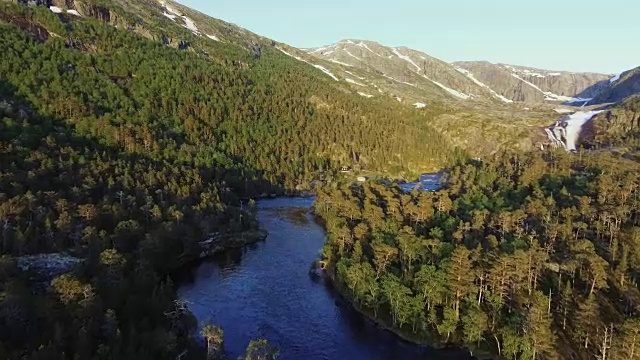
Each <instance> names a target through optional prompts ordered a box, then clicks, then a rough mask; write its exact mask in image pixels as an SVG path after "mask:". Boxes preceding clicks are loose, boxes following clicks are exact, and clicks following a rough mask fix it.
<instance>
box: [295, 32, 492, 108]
mask: <svg viewBox="0 0 640 360" xmlns="http://www.w3.org/2000/svg"><path fill="white" fill-rule="evenodd" d="M306 51H307V53H308V54H310V55H312V56H314V57H316V58H318V59H323V60H326V61H329V62H332V63H335V64H340V65H342V66H344V67H345V68H346V70H347V74H348V73H349V72H352V73H353V72H354V71H357V72H358V73H359V74H355V73H354V75H353V76H351V82H352V83H360V84H363V85H364V82H363V80H365V78H366V79H370V78H372V77H375V78H380V77H381V78H382V79H380V80H382V81H378V82H377V83H376V86H377V87H385V88H388V89H389V92H391V93H393V94H395V95H396V98H397V100H398V101H402V100H403V99H405V98H410V99H412V101H415V100H422V99H424V101H425V102H429V100H430V99H431V98H433V97H437V96H440V97H447V98H450V99H456V100H490V101H491V100H496V98H497V96H494V95H493V94H492V93H491V91H489V90H488V89H487V88H486V87H484V86H482V85H481V84H478V83H477V82H475V81H473V80H472V79H470V78H469V77H467V76H465V74H462V73H460V72H459V71H457V70H456V69H455V68H454V67H453V66H452V65H451V64H449V63H447V62H444V61H442V60H439V59H436V58H434V57H432V56H429V55H427V54H425V53H423V52H420V51H417V50H413V49H409V48H407V47H389V46H384V45H381V44H379V43H376V42H373V41H366V40H354V39H348V40H341V41H339V42H337V43H335V44H331V45H327V46H323V47H319V48H312V49H306ZM363 72H364V73H363Z"/></svg>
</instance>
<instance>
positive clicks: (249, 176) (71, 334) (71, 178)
mask: <svg viewBox="0 0 640 360" xmlns="http://www.w3.org/2000/svg"><path fill="white" fill-rule="evenodd" d="M158 16H159V17H160V18H161V19H162V18H163V17H162V16H161V15H160V14H159V15H158ZM164 21H167V19H165V20H164ZM158 31H159V32H161V30H158ZM185 31H186V30H185ZM160 35H161V34H160ZM174 35H175V34H174ZM211 42H212V41H211ZM206 49H207V50H206V51H195V50H194V47H188V48H186V49H181V48H176V47H171V46H167V45H166V44H163V43H162V42H157V41H153V40H152V39H149V38H146V37H143V36H141V35H140V34H137V33H134V32H130V31H126V30H125V29H118V28H115V27H113V26H111V25H109V24H106V23H103V22H101V21H99V20H96V19H92V18H88V17H87V18H80V17H69V16H62V15H57V14H54V13H53V12H51V11H50V10H49V9H48V8H47V7H39V6H25V5H20V4H14V3H10V2H5V1H2V2H0V53H2V61H0V255H1V261H0V264H1V265H0V267H1V269H2V271H0V358H2V359H26V358H28V359H175V358H176V357H178V356H182V358H185V357H184V356H186V358H193V359H201V358H203V357H204V356H207V355H208V357H209V358H212V357H219V356H221V353H222V340H221V337H222V332H223V330H222V329H219V328H217V327H215V325H211V326H209V327H205V328H204V329H203V333H202V336H203V337H204V338H205V339H206V344H207V348H208V354H204V353H203V350H201V348H200V347H199V346H198V340H197V334H196V324H195V320H194V319H193V317H192V316H191V315H190V314H189V313H188V312H185V311H183V309H182V307H181V305H180V304H179V303H176V302H175V300H176V294H175V285H174V282H173V280H172V277H173V274H174V272H175V271H176V270H177V269H180V268H181V267H182V266H184V265H185V264H187V263H188V262H189V261H191V260H193V259H194V258H195V257H197V256H198V253H199V252H200V251H201V249H200V247H199V243H200V242H201V241H203V240H204V239H206V238H207V237H208V236H210V235H211V234H225V235H227V236H228V237H230V238H233V237H238V236H242V237H244V236H251V234H253V233H255V231H256V230H257V226H258V225H257V222H256V220H255V208H253V206H252V205H251V204H253V202H251V201H249V202H248V204H249V205H247V203H245V202H243V201H242V200H247V199H252V198H256V197H258V196H262V195H265V194H284V193H287V194H295V193H296V192H298V191H301V190H305V189H306V190H308V189H311V187H312V185H313V184H314V182H316V183H317V182H330V181H333V179H334V178H335V176H336V174H337V173H338V171H339V168H340V166H343V165H348V166H354V167H355V166H358V167H359V168H362V169H368V170H371V171H381V172H385V171H400V170H403V169H409V168H410V167H437V166H441V165H442V164H444V163H445V162H446V161H449V159H454V158H458V157H462V156H463V155H462V153H461V152H460V151H458V150H456V149H454V148H453V147H452V146H450V145H448V143H447V141H446V140H445V139H444V138H443V137H442V136H441V135H439V134H438V133H437V132H435V131H434V130H432V129H431V128H430V127H429V126H427V125H426V124H425V123H424V121H423V120H422V119H421V117H420V116H419V115H418V114H417V113H415V112H414V111H413V110H411V109H404V108H402V107H400V106H399V105H392V106H388V104H385V103H384V102H383V101H367V99H363V98H362V97H360V96H358V95H357V94H353V93H351V92H350V91H349V90H346V89H344V88H340V87H337V85H335V84H332V83H330V82H331V81H332V80H331V79H330V78H328V77H326V76H325V75H324V74H322V73H319V72H318V71H315V70H313V69H309V68H308V67H307V66H304V65H303V64H301V63H300V62H298V61H297V60H295V59H292V58H290V57H288V56H286V55H284V54H282V53H281V52H280V51H278V50H276V49H274V48H264V49H262V50H261V52H260V54H261V55H260V56H259V57H255V56H254V55H253V54H251V53H250V52H247V51H245V50H244V49H242V48H240V47H238V46H236V45H234V44H222V43H220V44H218V43H215V44H210V45H207V47H206ZM425 139H429V141H428V142H425ZM400 154H401V155H400ZM247 234H248V235H247ZM41 253H45V254H46V253H64V254H71V255H73V256H75V257H77V258H79V259H82V263H81V265H80V266H77V267H76V268H75V269H74V270H73V271H72V272H71V273H67V274H63V275H60V276H57V277H55V278H53V279H44V280H43V279H38V277H37V276H35V274H32V273H29V272H27V273H25V272H22V271H20V270H19V268H18V260H19V259H20V258H21V257H23V256H25V255H30V254H41ZM43 281H44V282H43ZM275 354H276V351H275V350H274V349H273V348H272V347H271V345H269V344H268V343H266V342H264V341H263V340H259V339H258V340H256V341H254V342H252V343H251V344H249V347H248V350H247V354H246V358H247V359H269V358H273V357H275Z"/></svg>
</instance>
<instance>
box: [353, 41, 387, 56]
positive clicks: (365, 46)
mask: <svg viewBox="0 0 640 360" xmlns="http://www.w3.org/2000/svg"><path fill="white" fill-rule="evenodd" d="M356 46H359V47H361V48H365V49H367V50H369V52H371V53H373V54H374V55H377V56H379V57H382V55H380V54H378V53H377V52H375V51H373V50H371V49H370V48H369V47H368V46H367V44H365V43H363V42H362V41H361V42H359V43H357V44H356Z"/></svg>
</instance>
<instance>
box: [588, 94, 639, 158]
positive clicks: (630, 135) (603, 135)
mask: <svg viewBox="0 0 640 360" xmlns="http://www.w3.org/2000/svg"><path fill="white" fill-rule="evenodd" d="M638 135H640V95H634V96H630V97H628V98H626V99H625V100H623V101H622V102H620V103H619V104H616V105H614V106H612V107H610V108H609V109H607V110H605V111H603V112H601V113H600V114H598V115H597V116H595V117H593V118H592V119H591V121H589V122H588V123H587V124H585V126H584V128H583V131H582V134H581V139H580V141H581V142H582V143H583V144H585V145H587V146H591V147H610V146H624V145H626V143H627V142H628V141H629V140H630V139H634V138H637V137H638Z"/></svg>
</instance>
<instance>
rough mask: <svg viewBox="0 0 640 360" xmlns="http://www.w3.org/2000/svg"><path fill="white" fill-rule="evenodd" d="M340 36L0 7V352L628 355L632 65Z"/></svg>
mask: <svg viewBox="0 0 640 360" xmlns="http://www.w3.org/2000/svg"><path fill="white" fill-rule="evenodd" d="M339 39H340V38H337V39H335V40H334V41H336V42H334V43H332V44H329V45H324V46H320V47H310V48H296V47H294V46H291V45H288V44H286V43H284V42H280V41H278V40H277V39H270V38H267V37H264V36H262V35H259V34H256V33H253V32H251V31H249V30H247V29H245V28H242V27H240V26H238V25H234V24H231V23H229V22H226V21H224V20H219V19H215V18H212V17H210V16H208V15H205V14H203V13H201V12H199V11H197V10H194V9H191V8H189V7H187V6H184V5H182V4H180V3H178V2H173V1H164V0H161V1H158V0H0V53H1V54H2V58H1V60H0V270H1V271H0V358H2V359H11V360H19V359H20V360H22V359H47V360H49V359H51V360H67V359H80V360H83V359H167V360H169V359H171V360H173V359H182V360H187V359H194V360H200V359H232V358H242V359H247V360H249V359H250V360H257V359H260V360H267V359H268V360H272V359H276V358H281V359H298V358H305V359H344V358H353V359H378V358H379V359H396V358H402V359H414V358H415V359H418V358H425V357H428V358H434V359H468V358H470V357H472V356H476V357H478V358H496V359H513V360H516V359H525V358H527V359H534V360H536V359H538V360H554V359H575V360H582V359H585V360H586V359H593V358H598V359H601V360H622V359H636V358H639V356H640V351H637V350H636V349H637V348H638V347H640V336H639V335H640V326H639V325H638V324H640V320H639V319H640V318H639V317H638V314H639V309H640V300H639V299H640V289H639V288H638V286H637V284H638V280H640V279H639V278H638V274H639V272H638V270H639V269H640V255H639V254H638V251H636V249H637V247H638V245H640V244H639V243H638V242H639V241H640V237H639V234H640V231H639V229H640V203H639V199H640V197H639V193H640V187H639V186H638V184H640V179H639V178H638V174H640V77H639V76H638V74H639V71H638V69H639V68H635V69H629V70H627V71H624V72H622V73H618V74H604V73H596V72H571V71H560V70H545V69H538V68H535V67H531V66H520V65H514V64H505V63H492V62H487V61H473V60H474V59H469V60H470V61H456V62H447V61H443V60H440V59H438V58H436V57H433V56H431V55H429V54H427V53H425V52H424V51H420V50H417V49H412V48H409V47H406V46H395V45H393V46H389V45H385V44H382V43H380V42H376V41H373V40H375V39H369V40H361V39H355V38H345V39H342V40H339ZM309 194H313V197H302V195H309ZM315 261H320V263H322V264H323V269H322V270H321V271H319V272H320V273H321V274H322V278H317V277H314V276H313V275H311V276H310V274H309V266H310V265H311V264H312V263H315ZM363 315H364V316H363ZM403 339H405V340H403ZM436 349H437V350H436Z"/></svg>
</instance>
